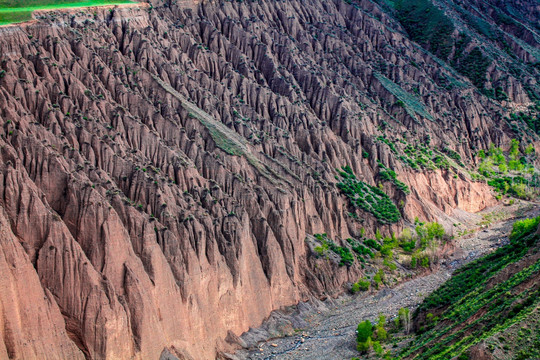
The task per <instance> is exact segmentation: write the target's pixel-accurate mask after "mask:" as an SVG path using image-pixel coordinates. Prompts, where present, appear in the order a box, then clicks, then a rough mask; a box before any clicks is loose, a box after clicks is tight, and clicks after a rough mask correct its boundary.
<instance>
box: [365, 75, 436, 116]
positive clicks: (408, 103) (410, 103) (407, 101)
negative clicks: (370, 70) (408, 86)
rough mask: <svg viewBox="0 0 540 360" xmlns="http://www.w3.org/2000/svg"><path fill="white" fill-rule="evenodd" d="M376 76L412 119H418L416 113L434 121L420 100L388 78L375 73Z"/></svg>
mask: <svg viewBox="0 0 540 360" xmlns="http://www.w3.org/2000/svg"><path fill="white" fill-rule="evenodd" d="M374 75H375V77H376V78H377V80H379V81H380V83H381V84H382V85H383V86H384V88H385V89H386V90H388V91H390V92H391V93H392V95H394V96H395V97H396V98H397V99H398V102H399V104H400V105H401V106H403V108H404V109H405V110H406V111H407V113H408V114H409V115H410V116H411V117H413V118H415V119H416V115H415V113H416V114H418V115H420V116H422V117H424V118H426V119H429V120H431V121H433V116H431V114H430V113H429V112H428V111H427V110H426V107H425V106H424V104H422V102H421V100H420V99H419V98H417V97H416V96H414V95H412V94H410V93H408V92H407V91H405V90H403V89H402V88H401V86H399V85H398V84H396V83H395V82H393V81H392V80H390V79H388V78H387V77H386V76H384V75H382V74H379V73H375V74H374Z"/></svg>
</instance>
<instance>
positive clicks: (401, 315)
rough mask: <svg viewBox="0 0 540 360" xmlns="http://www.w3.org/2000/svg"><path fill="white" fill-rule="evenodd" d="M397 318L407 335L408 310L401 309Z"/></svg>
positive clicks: (409, 316) (408, 330) (409, 315)
mask: <svg viewBox="0 0 540 360" xmlns="http://www.w3.org/2000/svg"><path fill="white" fill-rule="evenodd" d="M398 316H399V320H400V322H401V325H402V326H403V328H404V329H405V333H406V334H408V333H409V332H410V331H411V312H410V311H409V309H408V308H401V309H399V311H398Z"/></svg>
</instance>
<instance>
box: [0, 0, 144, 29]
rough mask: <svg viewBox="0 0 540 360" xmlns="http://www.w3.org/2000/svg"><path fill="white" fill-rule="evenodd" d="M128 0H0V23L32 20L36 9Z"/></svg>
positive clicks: (113, 3) (99, 4) (73, 6)
mask: <svg viewBox="0 0 540 360" xmlns="http://www.w3.org/2000/svg"><path fill="white" fill-rule="evenodd" d="M131 2H133V1H130V0H80V1H77V0H26V1H19V0H0V25H7V24H13V23H18V22H23V21H29V20H32V13H33V12H34V11H36V10H56V9H69V8H77V7H88V6H103V5H120V4H129V3H131Z"/></svg>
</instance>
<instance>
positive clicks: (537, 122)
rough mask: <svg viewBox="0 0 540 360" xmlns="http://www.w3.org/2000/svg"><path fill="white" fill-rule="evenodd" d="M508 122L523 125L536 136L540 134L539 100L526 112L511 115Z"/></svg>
mask: <svg viewBox="0 0 540 360" xmlns="http://www.w3.org/2000/svg"><path fill="white" fill-rule="evenodd" d="M508 120H509V121H515V122H517V123H523V124H525V125H527V127H529V129H531V130H533V131H534V132H535V133H536V134H540V100H537V101H536V103H535V104H534V105H531V106H529V107H528V109H527V110H526V111H520V112H518V113H512V114H510V119H508ZM515 130H517V129H515Z"/></svg>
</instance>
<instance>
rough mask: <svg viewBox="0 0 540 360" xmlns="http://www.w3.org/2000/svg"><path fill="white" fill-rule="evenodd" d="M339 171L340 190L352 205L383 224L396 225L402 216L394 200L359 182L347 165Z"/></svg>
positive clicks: (338, 185)
mask: <svg viewBox="0 0 540 360" xmlns="http://www.w3.org/2000/svg"><path fill="white" fill-rule="evenodd" d="M342 169H343V171H339V175H340V176H341V182H339V183H337V185H336V186H337V187H338V189H340V190H341V191H343V193H344V194H345V195H346V196H347V197H348V198H349V201H350V202H351V205H353V206H355V207H359V208H361V209H363V210H364V211H367V212H369V213H371V214H372V215H373V216H375V218H377V220H379V221H380V222H381V223H384V224H388V223H395V222H397V221H399V219H400V217H401V214H400V213H399V210H398V209H397V207H396V205H395V204H394V203H393V202H392V200H391V199H390V198H389V197H388V195H386V194H385V193H384V191H382V190H381V189H379V188H377V187H375V186H371V185H368V184H366V183H365V182H363V181H360V180H357V179H356V176H355V175H354V174H353V171H352V169H351V168H350V167H349V166H348V165H347V166H344V167H343V168H342Z"/></svg>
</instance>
